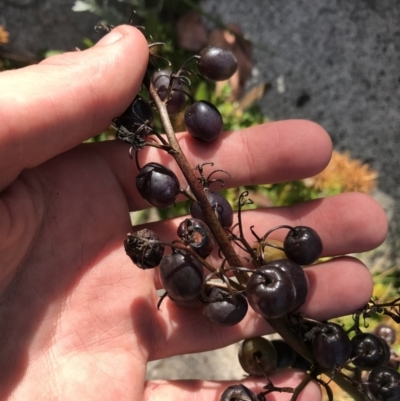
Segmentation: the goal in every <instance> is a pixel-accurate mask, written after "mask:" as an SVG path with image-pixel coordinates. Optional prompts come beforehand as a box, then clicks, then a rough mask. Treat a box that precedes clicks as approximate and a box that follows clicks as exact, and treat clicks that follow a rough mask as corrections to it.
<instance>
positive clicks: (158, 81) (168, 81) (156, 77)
mask: <svg viewBox="0 0 400 401" xmlns="http://www.w3.org/2000/svg"><path fill="white" fill-rule="evenodd" d="M171 75H172V71H169V70H160V71H157V72H155V73H154V74H153V75H152V77H151V82H152V83H153V85H154V88H155V89H156V91H157V93H158V96H159V97H160V99H161V100H162V101H165V100H167V96H168V93H169V99H168V100H167V112H168V114H169V115H170V116H172V115H175V114H177V113H179V112H180V111H181V110H182V108H183V105H184V104H185V101H186V95H185V94H184V92H183V87H182V83H181V80H180V78H179V77H176V78H171Z"/></svg>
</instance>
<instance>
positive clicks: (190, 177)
mask: <svg viewBox="0 0 400 401" xmlns="http://www.w3.org/2000/svg"><path fill="white" fill-rule="evenodd" d="M149 92H150V95H151V97H152V99H153V101H154V103H155V104H156V106H157V108H158V111H159V114H160V118H161V121H162V124H163V127H164V130H165V134H166V136H167V138H168V142H169V145H170V146H171V148H172V151H171V152H170V154H171V155H172V156H173V157H174V159H175V161H176V163H177V164H178V166H179V168H180V169H181V171H182V173H183V175H184V176H185V179H186V181H187V183H188V184H189V186H190V189H191V191H192V193H193V195H194V196H195V198H196V199H197V202H198V203H199V205H200V207H201V209H202V210H203V212H204V216H205V220H206V223H207V225H208V227H209V228H210V230H211V232H212V234H213V235H214V238H215V240H216V241H217V243H218V245H219V246H220V248H221V251H222V253H223V254H224V256H225V258H226V260H227V262H228V263H229V265H230V266H231V267H240V266H242V264H243V263H242V262H241V260H240V258H239V257H238V255H237V254H236V252H235V250H234V249H233V247H232V244H231V242H230V241H229V238H228V236H227V235H226V233H225V230H224V229H223V227H222V226H221V224H220V222H219V221H218V218H217V217H216V216H215V213H214V210H213V209H212V208H211V205H210V203H209V201H208V199H207V196H206V194H205V192H204V188H203V186H202V185H201V184H200V183H199V182H198V180H197V178H196V176H195V175H194V172H193V169H192V167H191V166H190V164H189V162H188V161H187V159H186V157H185V155H184V154H183V152H182V149H181V147H180V145H179V142H178V141H177V139H176V136H175V131H174V129H173V127H172V124H171V120H170V118H169V115H168V111H167V107H166V104H165V102H164V101H162V100H161V99H160V97H159V96H158V93H157V91H156V89H155V88H154V86H153V84H152V83H150V86H149ZM236 277H237V279H238V281H239V283H240V284H242V285H246V283H247V279H248V277H247V274H246V273H244V272H237V276H236Z"/></svg>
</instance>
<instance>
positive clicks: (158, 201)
mask: <svg viewBox="0 0 400 401" xmlns="http://www.w3.org/2000/svg"><path fill="white" fill-rule="evenodd" d="M136 188H137V190H138V191H139V193H140V195H141V196H142V197H143V198H144V199H145V200H146V201H147V202H149V203H150V205H152V206H155V207H159V208H166V207H168V206H171V205H172V204H173V203H174V202H175V199H176V197H177V196H178V194H179V192H180V188H179V181H178V178H177V177H176V175H175V174H174V173H173V172H172V171H171V170H170V169H169V168H167V167H165V166H163V165H162V164H159V163H154V162H152V163H148V164H146V165H145V166H144V167H143V168H142V169H141V170H140V171H139V174H138V175H137V177H136Z"/></svg>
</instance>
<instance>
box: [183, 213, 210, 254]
mask: <svg viewBox="0 0 400 401" xmlns="http://www.w3.org/2000/svg"><path fill="white" fill-rule="evenodd" d="M177 233H178V237H179V238H181V239H182V240H183V241H184V242H185V243H187V244H189V245H190V246H191V247H192V248H193V249H194V250H195V251H196V253H197V254H198V255H200V256H201V257H202V258H203V259H205V258H206V257H207V256H209V255H210V254H211V252H212V251H213V249H214V237H213V235H212V234H211V231H210V229H209V228H208V227H207V225H206V223H204V221H202V220H199V219H195V218H193V217H192V218H191V219H185V220H183V221H182V222H181V223H180V224H179V226H178V230H177Z"/></svg>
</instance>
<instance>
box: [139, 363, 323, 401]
mask: <svg viewBox="0 0 400 401" xmlns="http://www.w3.org/2000/svg"><path fill="white" fill-rule="evenodd" d="M269 378H270V380H271V382H272V383H273V384H274V386H276V387H290V388H296V387H297V386H298V385H299V384H300V382H301V381H302V380H303V378H304V374H303V373H301V372H299V371H296V370H290V371H280V372H274V373H272V374H271V375H270V376H269ZM240 383H241V384H243V385H245V386H246V387H247V388H249V389H250V390H251V391H252V392H253V393H255V394H258V393H260V392H262V391H265V390H263V386H265V384H266V379H261V378H260V379H246V380H240ZM235 384H239V381H225V382H216V381H206V380H176V381H165V380H154V381H150V382H147V383H146V386H145V391H144V400H145V401H150V400H151V401H170V400H171V401H172V400H190V399H196V400H197V401H219V399H220V396H221V394H222V393H223V392H224V391H225V389H226V388H227V387H229V386H232V385H235ZM290 396H291V394H290V393H285V392H282V393H278V392H274V393H271V394H269V395H268V396H267V401H284V400H288V399H289V398H290ZM297 400H298V401H320V400H321V389H320V387H319V385H318V384H317V383H315V382H313V381H312V382H310V383H308V385H307V386H306V387H305V388H304V390H303V391H302V392H301V393H300V395H299V397H298V398H297Z"/></svg>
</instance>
